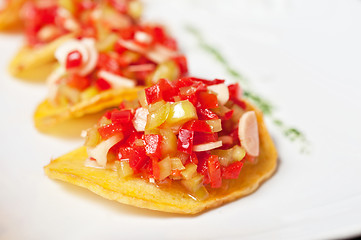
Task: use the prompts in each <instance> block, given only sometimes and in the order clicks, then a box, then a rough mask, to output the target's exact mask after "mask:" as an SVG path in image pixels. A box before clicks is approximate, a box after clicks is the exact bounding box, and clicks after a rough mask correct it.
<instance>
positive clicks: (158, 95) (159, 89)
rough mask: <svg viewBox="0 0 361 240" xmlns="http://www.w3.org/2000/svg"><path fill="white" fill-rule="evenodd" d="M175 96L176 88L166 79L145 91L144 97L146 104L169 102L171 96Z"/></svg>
mask: <svg viewBox="0 0 361 240" xmlns="http://www.w3.org/2000/svg"><path fill="white" fill-rule="evenodd" d="M176 94H177V90H176V88H175V87H174V86H173V85H172V83H171V82H169V81H168V80H166V79H163V78H162V79H160V80H159V81H158V82H157V84H155V85H153V86H151V87H148V88H146V89H145V96H146V98H147V102H148V104H152V103H154V102H157V101H160V100H162V99H163V100H165V101H171V100H172V98H173V96H174V95H176Z"/></svg>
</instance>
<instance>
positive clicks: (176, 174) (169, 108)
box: [45, 77, 277, 214]
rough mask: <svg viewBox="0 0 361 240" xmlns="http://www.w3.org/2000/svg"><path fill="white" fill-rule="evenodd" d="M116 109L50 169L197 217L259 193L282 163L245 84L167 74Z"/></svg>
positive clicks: (129, 200) (103, 190) (113, 194)
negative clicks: (246, 97)
mask: <svg viewBox="0 0 361 240" xmlns="http://www.w3.org/2000/svg"><path fill="white" fill-rule="evenodd" d="M138 95H139V100H134V101H131V102H129V101H128V102H127V101H126V102H123V103H122V104H121V105H120V106H119V108H116V109H114V110H111V111H108V112H107V113H106V114H105V115H104V116H103V117H102V118H101V119H100V120H99V122H98V123H97V124H96V125H95V126H94V127H93V128H91V129H89V130H88V131H87V133H86V134H85V135H86V136H85V138H86V140H85V145H84V146H83V147H81V148H79V149H77V150H75V151H73V152H71V153H69V154H66V155H64V156H62V157H60V158H58V159H55V160H52V161H51V162H50V164H48V165H47V166H46V167H45V172H46V174H47V175H48V176H49V177H51V178H54V179H59V180H62V181H65V182H69V183H72V184H75V185H79V186H81V187H84V188H87V189H89V190H91V191H93V192H95V193H96V194H99V195H101V196H103V197H105V198H107V199H111V200H116V201H118V202H121V203H125V204H129V205H133V206H137V207H141V208H148V209H153V210H158V211H164V212H173V213H182V214H196V213H199V212H202V211H204V210H206V209H209V208H214V207H217V206H219V205H221V204H223V203H226V202H229V201H232V200H235V199H237V198H239V197H242V196H244V195H247V194H250V193H251V192H253V191H255V190H256V189H257V187H258V186H259V185H260V183H261V182H263V181H265V180H266V179H268V178H269V177H270V176H271V175H272V173H273V172H274V171H275V168H276V165H277V152H276V149H275V147H274V144H273V142H272V140H271V138H270V136H269V134H268V132H267V129H266V127H265V124H264V122H263V119H262V113H261V112H260V111H259V110H257V109H256V108H254V107H253V106H252V105H250V104H249V103H247V102H246V101H245V100H244V99H243V98H242V90H241V88H240V87H239V85H238V84H231V85H229V86H227V85H225V84H224V80H219V79H215V80H213V81H208V80H204V79H199V78H191V77H184V78H180V79H177V80H175V81H169V80H166V79H160V80H159V81H157V83H156V84H154V85H152V86H150V87H148V88H145V89H143V90H140V91H139V94H138Z"/></svg>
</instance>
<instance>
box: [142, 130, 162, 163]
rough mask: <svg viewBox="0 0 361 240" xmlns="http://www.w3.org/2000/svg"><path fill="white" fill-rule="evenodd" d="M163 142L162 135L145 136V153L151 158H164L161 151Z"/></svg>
mask: <svg viewBox="0 0 361 240" xmlns="http://www.w3.org/2000/svg"><path fill="white" fill-rule="evenodd" d="M161 141H162V136H161V135H158V134H147V135H144V142H145V152H146V153H147V155H148V156H149V157H151V158H158V159H159V158H160V157H161V156H162V153H161V149H160V146H161Z"/></svg>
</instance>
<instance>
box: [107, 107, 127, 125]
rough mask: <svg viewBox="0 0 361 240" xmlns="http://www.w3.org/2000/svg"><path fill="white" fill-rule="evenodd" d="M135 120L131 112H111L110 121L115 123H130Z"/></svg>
mask: <svg viewBox="0 0 361 240" xmlns="http://www.w3.org/2000/svg"><path fill="white" fill-rule="evenodd" d="M132 118H133V114H132V111H131V110H115V111H112V112H111V116H110V119H111V120H112V122H113V123H129V122H130V121H131V120H132Z"/></svg>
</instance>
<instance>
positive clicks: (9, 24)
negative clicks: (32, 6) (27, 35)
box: [0, 0, 25, 30]
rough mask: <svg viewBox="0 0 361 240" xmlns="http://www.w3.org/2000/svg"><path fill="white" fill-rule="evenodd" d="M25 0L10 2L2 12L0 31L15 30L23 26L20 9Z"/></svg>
mask: <svg viewBox="0 0 361 240" xmlns="http://www.w3.org/2000/svg"><path fill="white" fill-rule="evenodd" d="M24 3H25V0H9V1H7V2H6V3H5V4H7V5H6V6H5V8H4V9H3V10H0V30H13V29H16V28H17V27H20V26H21V24H22V23H21V17H20V9H21V7H22V6H23V4H24Z"/></svg>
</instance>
